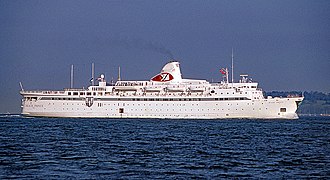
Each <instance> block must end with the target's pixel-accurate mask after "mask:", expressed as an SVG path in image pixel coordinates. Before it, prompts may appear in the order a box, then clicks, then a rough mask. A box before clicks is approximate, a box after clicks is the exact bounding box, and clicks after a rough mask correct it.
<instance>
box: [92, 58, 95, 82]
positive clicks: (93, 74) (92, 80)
mask: <svg viewBox="0 0 330 180" xmlns="http://www.w3.org/2000/svg"><path fill="white" fill-rule="evenodd" d="M94 68H95V67H94V63H92V86H94Z"/></svg>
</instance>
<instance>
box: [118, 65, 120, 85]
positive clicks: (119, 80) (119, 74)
mask: <svg viewBox="0 0 330 180" xmlns="http://www.w3.org/2000/svg"><path fill="white" fill-rule="evenodd" d="M118 81H120V66H118Z"/></svg>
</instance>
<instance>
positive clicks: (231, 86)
mask: <svg viewBox="0 0 330 180" xmlns="http://www.w3.org/2000/svg"><path fill="white" fill-rule="evenodd" d="M220 71H221V73H222V74H223V75H224V79H223V81H221V82H218V83H210V82H208V81H206V80H197V79H184V78H182V75H181V71H180V64H179V62H177V61H171V62H169V63H167V64H166V65H165V66H164V67H163V69H162V70H161V72H160V73H159V74H157V75H156V76H154V77H152V78H151V79H150V80H148V81H123V80H118V81H117V82H116V83H115V84H107V82H106V81H105V78H104V76H103V75H102V76H101V77H100V78H99V84H98V85H95V86H94V85H92V86H89V87H88V89H64V90H62V91H53V90H50V91H23V90H22V91H21V92H20V93H21V95H22V96H23V99H22V108H23V109H22V114H23V115H25V116H44V117H86V118H170V119H221V118H270V119H273V118H285V119H295V118H298V116H297V114H296V110H297V108H298V105H299V104H300V102H301V101H302V100H303V97H285V98H279V97H264V95H263V91H262V90H261V89H260V88H258V83H257V82H253V81H251V80H250V79H249V78H248V77H247V75H241V80H240V81H239V82H236V83H234V82H231V83H229V82H228V70H227V69H221V70H220Z"/></svg>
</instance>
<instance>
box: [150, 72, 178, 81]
mask: <svg viewBox="0 0 330 180" xmlns="http://www.w3.org/2000/svg"><path fill="white" fill-rule="evenodd" d="M172 79H173V76H172V74H170V73H161V74H158V75H156V76H154V77H153V78H151V80H152V81H160V82H166V81H170V80H172Z"/></svg>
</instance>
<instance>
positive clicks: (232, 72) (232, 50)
mask: <svg viewBox="0 0 330 180" xmlns="http://www.w3.org/2000/svg"><path fill="white" fill-rule="evenodd" d="M231 83H232V86H234V48H231Z"/></svg>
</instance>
